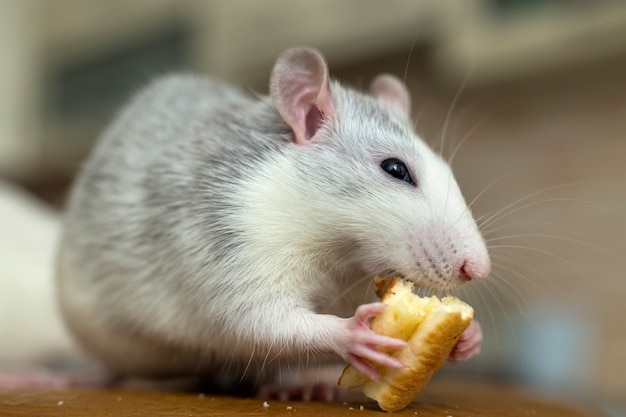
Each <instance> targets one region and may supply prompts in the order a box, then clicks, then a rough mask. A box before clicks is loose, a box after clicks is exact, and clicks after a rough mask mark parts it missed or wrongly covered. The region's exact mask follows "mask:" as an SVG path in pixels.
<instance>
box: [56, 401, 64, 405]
mask: <svg viewBox="0 0 626 417" xmlns="http://www.w3.org/2000/svg"><path fill="white" fill-rule="evenodd" d="M63 404H65V403H64V402H63V401H62V400H61V401H59V402H58V403H57V405H63Z"/></svg>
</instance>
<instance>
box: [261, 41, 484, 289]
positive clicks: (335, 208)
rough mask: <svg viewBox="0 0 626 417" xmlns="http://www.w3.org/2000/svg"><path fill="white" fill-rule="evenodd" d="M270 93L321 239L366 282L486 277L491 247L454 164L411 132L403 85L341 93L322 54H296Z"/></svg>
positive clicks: (383, 81)
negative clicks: (368, 278)
mask: <svg viewBox="0 0 626 417" xmlns="http://www.w3.org/2000/svg"><path fill="white" fill-rule="evenodd" d="M270 92H271V96H272V100H273V102H274V105H275V106H276V109H277V110H278V112H279V113H280V115H281V117H282V118H283V120H284V121H285V122H286V123H287V124H288V125H289V126H290V127H291V130H292V132H293V141H294V143H295V144H296V145H299V146H297V147H294V150H295V152H294V153H293V154H292V156H294V157H295V158H296V160H297V162H296V163H295V166H297V171H296V173H295V174H294V175H297V176H298V177H299V178H298V180H297V181H295V183H296V184H305V186H304V188H303V189H301V190H300V191H297V192H299V193H300V194H301V195H308V196H310V198H308V199H307V200H306V212H305V213H302V214H301V215H302V216H308V218H309V220H310V223H309V226H310V227H309V229H310V233H311V234H312V235H316V236H315V238H319V239H320V240H324V239H326V240H327V241H329V242H331V245H330V247H332V245H335V246H336V247H343V249H345V248H349V250H348V251H347V255H346V251H345V250H338V251H337V253H340V254H341V256H342V257H343V258H342V259H344V260H346V261H347V262H349V263H351V264H357V265H358V266H359V267H361V268H363V269H364V270H365V271H367V272H368V273H370V274H378V275H391V274H399V275H401V276H403V277H404V278H406V279H408V280H411V281H413V282H415V283H417V284H419V285H423V286H426V287H430V288H436V289H443V290H447V289H452V288H456V287H458V286H460V285H461V284H463V283H464V282H467V281H470V280H472V279H480V278H485V277H486V276H487V275H488V273H489V270H490V261H489V255H488V253H487V249H486V246H485V242H484V240H483V238H482V236H481V235H480V232H479V230H478V228H477V226H476V223H475V221H474V219H473V218H472V215H471V213H470V210H469V209H468V207H467V205H466V203H465V201H464V199H463V196H462V195H461V192H460V190H459V188H458V185H457V183H456V181H455V179H454V177H453V175H452V172H451V170H450V168H449V166H448V165H447V164H446V163H445V162H444V161H443V160H442V159H441V158H440V157H439V156H438V155H436V154H435V153H434V152H433V151H432V150H431V149H430V148H429V147H428V146H427V145H426V144H425V143H424V142H423V141H422V140H421V139H419V138H418V137H417V136H416V134H415V133H414V132H413V129H412V126H411V122H410V98H409V94H408V92H407V90H406V88H405V87H404V85H403V84H402V83H401V82H400V81H399V80H397V79H396V78H395V77H392V76H389V75H382V76H379V77H378V78H376V79H375V80H374V82H372V84H371V86H370V94H369V95H363V94H361V93H357V92H354V91H351V90H348V89H344V88H342V87H341V86H340V85H339V84H336V83H330V82H329V80H328V69H327V66H326V62H325V61H324V59H323V57H322V56H321V55H320V54H319V53H318V52H317V51H315V50H311V49H304V48H298V49H291V50H288V51H286V52H285V53H283V55H281V57H280V58H279V59H278V61H277V63H276V65H275V67H274V71H273V73H272V79H271V83H270ZM300 187H302V186H301V185H300ZM328 235H331V237H330V238H329V237H328ZM320 236H322V237H320ZM327 254H328V256H330V257H332V252H327Z"/></svg>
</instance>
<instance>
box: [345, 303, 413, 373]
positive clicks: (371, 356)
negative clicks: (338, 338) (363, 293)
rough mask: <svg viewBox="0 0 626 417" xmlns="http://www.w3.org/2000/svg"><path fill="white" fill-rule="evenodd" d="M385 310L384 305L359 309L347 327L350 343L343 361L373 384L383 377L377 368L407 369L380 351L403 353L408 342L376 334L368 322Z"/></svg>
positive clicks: (378, 304)
mask: <svg viewBox="0 0 626 417" xmlns="http://www.w3.org/2000/svg"><path fill="white" fill-rule="evenodd" d="M385 307H386V306H385V304H383V303H371V304H364V305H362V306H359V307H358V308H357V310H356V312H355V314H354V317H352V318H351V319H349V321H348V324H347V331H348V333H349V340H348V341H347V345H348V346H346V350H347V352H346V355H344V359H345V360H346V362H348V363H350V364H352V365H353V366H354V367H355V368H356V369H357V370H358V371H359V372H361V373H362V374H363V375H365V376H367V377H368V378H370V379H371V380H374V381H377V380H378V379H379V376H380V374H379V372H378V370H377V369H376V365H377V366H384V367H387V368H396V369H400V368H404V364H403V363H402V362H400V361H399V360H398V359H396V358H394V357H392V356H390V355H388V354H386V353H384V352H382V351H380V350H379V349H380V348H386V349H403V348H405V347H406V346H407V342H405V341H404V340H401V339H395V338H393V337H389V336H383V335H380V334H377V333H375V332H373V331H372V330H371V329H370V327H369V319H370V318H371V317H373V316H376V315H378V314H380V313H382V312H383V311H384V309H385Z"/></svg>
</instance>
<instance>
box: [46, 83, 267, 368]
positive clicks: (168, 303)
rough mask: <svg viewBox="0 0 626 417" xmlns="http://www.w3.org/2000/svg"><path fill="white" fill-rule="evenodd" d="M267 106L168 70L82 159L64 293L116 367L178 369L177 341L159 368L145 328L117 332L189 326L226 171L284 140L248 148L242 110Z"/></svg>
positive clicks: (69, 315)
mask: <svg viewBox="0 0 626 417" xmlns="http://www.w3.org/2000/svg"><path fill="white" fill-rule="evenodd" d="M266 107H267V106H264V105H263V103H262V102H259V101H255V100H251V99H249V98H248V97H246V96H244V95H242V94H241V93H240V92H239V91H238V90H235V89H233V88H231V87H228V86H225V85H223V84H220V83H217V82H215V81H211V80H210V79H206V78H199V77H195V76H190V75H182V76H181V75H178V76H170V77H167V78H164V79H161V80H158V81H156V82H155V83H153V84H152V85H151V86H149V87H148V88H147V89H146V90H144V91H143V92H140V93H139V94H138V95H137V96H136V97H135V98H134V99H133V100H132V101H131V103H130V104H129V105H128V106H127V107H126V108H125V109H124V110H123V111H122V112H121V113H120V114H119V116H118V117H117V119H116V120H115V122H114V123H113V124H112V125H111V127H110V128H109V129H108V130H107V131H106V132H105V134H104V135H103V137H102V138H101V140H100V141H99V143H98V144H97V146H96V148H95V150H94V152H93V154H92V155H91V157H90V158H89V160H88V161H87V162H86V164H85V166H84V168H83V170H82V172H81V173H80V175H79V176H78V178H77V180H76V183H75V185H74V188H73V190H72V194H71V196H70V199H69V201H68V207H67V214H66V220H65V232H64V236H63V239H62V243H61V249H60V253H59V274H58V275H59V286H60V292H59V293H60V299H61V305H62V308H63V311H64V314H65V317H66V321H67V322H68V325H69V327H70V328H71V329H72V330H73V332H74V334H75V335H76V336H77V338H78V339H79V340H80V342H81V343H82V344H83V345H84V346H86V347H87V348H88V350H91V351H92V352H94V353H96V355H97V356H99V357H101V358H103V359H105V362H107V358H108V359H109V360H108V362H109V363H112V364H113V366H112V367H113V368H119V369H124V370H126V371H129V370H130V371H135V372H136V373H140V374H141V373H146V372H147V371H146V370H149V371H152V370H153V369H154V370H164V371H165V373H167V370H168V361H172V363H174V362H175V363H176V365H175V366H176V368H177V369H180V368H181V363H180V359H176V360H175V359H173V358H172V355H171V352H170V351H169V350H168V349H169V348H163V349H162V352H160V353H157V354H155V355H152V356H153V357H154V361H157V362H158V363H157V364H149V363H148V364H147V363H146V359H145V358H138V357H133V354H132V352H142V351H143V352H146V351H147V350H152V351H154V350H155V349H156V350H159V348H158V347H155V346H146V347H145V348H143V347H141V346H136V345H137V343H141V342H139V340H142V339H145V340H150V337H149V336H148V337H145V338H143V337H139V338H135V340H134V341H132V342H131V341H130V339H129V341H128V343H129V344H130V343H132V344H133V346H129V345H125V342H123V341H119V340H117V341H116V342H115V343H113V342H112V339H115V338H116V334H120V335H121V334H128V333H129V332H130V333H144V332H145V333H150V332H151V331H154V332H158V331H159V328H167V327H169V328H175V329H180V331H181V336H182V335H188V334H189V329H185V325H184V324H183V325H182V326H181V325H180V323H177V321H180V320H179V318H180V312H181V308H183V309H184V308H188V309H189V312H188V314H189V316H193V314H197V313H195V312H194V311H193V307H192V305H193V302H192V301H191V302H190V298H193V294H194V292H195V291H194V288H197V287H195V286H196V285H197V282H193V281H192V279H193V278H195V279H199V278H198V277H194V275H198V274H197V265H198V264H201V263H202V264H206V263H210V262H211V256H215V257H217V256H219V253H218V250H212V249H213V248H211V247H209V246H210V242H208V241H207V239H206V235H207V234H214V233H213V232H214V231H213V230H210V229H211V228H216V227H220V225H219V223H220V221H222V217H223V216H222V215H221V213H222V212H224V211H227V210H228V207H226V206H227V205H228V201H229V198H228V194H229V193H232V192H233V189H234V187H233V186H232V183H233V182H236V181H237V178H235V177H231V178H230V179H229V178H228V177H226V178H224V175H223V174H224V172H225V171H227V170H228V167H229V166H231V165H232V161H233V160H234V159H235V158H237V157H241V156H242V154H245V153H246V152H248V153H252V154H255V153H259V152H260V150H261V149H264V148H268V147H269V148H272V147H277V146H278V143H275V144H268V143H262V142H260V143H258V144H255V142H254V141H252V140H250V141H248V143H243V144H242V143H241V141H240V140H237V138H236V137H234V134H233V126H235V125H237V126H239V125H241V123H238V120H237V117H239V118H241V116H238V114H241V113H247V114H252V113H255V112H257V113H258V110H259V109H260V111H261V113H263V112H264V111H265V110H264V109H265V108H266ZM251 119H254V116H251ZM242 123H243V125H245V124H246V123H247V122H246V121H245V120H244V121H242ZM250 123H252V122H251V121H250ZM235 135H236V134H235ZM199 212H201V213H202V216H199V215H198V213H199ZM194 271H195V273H194ZM185 306H189V307H185ZM170 312H171V313H170ZM151 326H152V328H151ZM171 337H172V338H173V339H176V337H177V335H176V334H172V335H171ZM172 349H174V350H176V348H175V347H172ZM120 361H121V362H123V363H120ZM197 365H198V364H197V363H196V364H190V366H197ZM172 367H174V365H172Z"/></svg>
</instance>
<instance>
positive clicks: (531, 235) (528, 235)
mask: <svg viewBox="0 0 626 417" xmlns="http://www.w3.org/2000/svg"><path fill="white" fill-rule="evenodd" d="M515 238H542V239H553V240H560V241H563V242H570V243H576V244H578V245H581V246H584V247H586V248H589V249H593V250H595V251H597V252H600V253H603V254H605V255H607V256H610V257H611V258H613V259H615V260H620V259H621V258H620V257H619V256H617V255H616V254H614V253H612V252H609V251H608V250H606V249H604V248H601V247H600V246H596V245H592V244H590V243H587V242H585V241H584V240H580V239H575V238H571V237H567V236H559V235H549V234H545V233H520V234H517V235H507V236H498V237H492V238H489V239H485V242H486V243H491V242H495V241H501V240H505V241H506V240H508V239H515Z"/></svg>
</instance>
